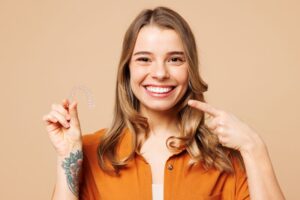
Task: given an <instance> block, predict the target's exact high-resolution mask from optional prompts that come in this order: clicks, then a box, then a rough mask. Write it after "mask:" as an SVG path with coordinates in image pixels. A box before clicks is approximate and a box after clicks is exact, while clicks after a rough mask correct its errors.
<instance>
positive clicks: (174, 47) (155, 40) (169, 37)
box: [134, 26, 183, 53]
mask: <svg viewBox="0 0 300 200" xmlns="http://www.w3.org/2000/svg"><path fill="white" fill-rule="evenodd" d="M137 51H149V52H153V53H164V52H170V51H183V44H182V40H181V38H180V36H179V35H178V33H177V32H176V31H174V30H172V29H162V28H159V27H158V26H145V27H143V28H142V29H141V30H140V32H139V34H138V37H137V40H136V43H135V47H134V52H137Z"/></svg>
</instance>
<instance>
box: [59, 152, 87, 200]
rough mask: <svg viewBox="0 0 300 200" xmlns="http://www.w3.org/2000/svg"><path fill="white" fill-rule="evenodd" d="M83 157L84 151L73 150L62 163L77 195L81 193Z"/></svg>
mask: <svg viewBox="0 0 300 200" xmlns="http://www.w3.org/2000/svg"><path fill="white" fill-rule="evenodd" d="M82 158H83V153H82V151H80V150H77V151H76V152H75V153H72V152H71V153H70V156H69V157H67V158H65V161H63V163H62V165H61V166H62V168H63V169H64V170H65V174H66V176H67V183H68V186H69V189H70V190H71V192H72V193H73V194H74V195H75V196H76V197H78V194H79V182H80V178H81V166H82Z"/></svg>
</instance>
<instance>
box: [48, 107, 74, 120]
mask: <svg viewBox="0 0 300 200" xmlns="http://www.w3.org/2000/svg"><path fill="white" fill-rule="evenodd" d="M52 109H53V110H55V111H57V112H59V113H60V114H61V115H63V116H64V117H65V118H66V119H67V120H70V119H71V116H70V114H69V112H68V110H66V109H65V108H64V107H63V105H60V104H52Z"/></svg>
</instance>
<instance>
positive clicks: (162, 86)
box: [143, 84, 175, 88]
mask: <svg viewBox="0 0 300 200" xmlns="http://www.w3.org/2000/svg"><path fill="white" fill-rule="evenodd" d="M143 86H144V87H150V86H151V87H161V88H166V87H172V88H174V87H175V85H153V84H147V85H143Z"/></svg>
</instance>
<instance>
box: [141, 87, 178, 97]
mask: <svg viewBox="0 0 300 200" xmlns="http://www.w3.org/2000/svg"><path fill="white" fill-rule="evenodd" d="M144 88H145V91H146V93H147V94H148V95H150V96H151V97H155V98H157V97H159V98H166V97H168V96H170V95H172V94H173V91H174V89H175V86H156V85H146V86H144Z"/></svg>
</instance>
